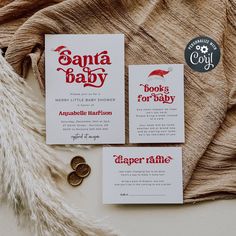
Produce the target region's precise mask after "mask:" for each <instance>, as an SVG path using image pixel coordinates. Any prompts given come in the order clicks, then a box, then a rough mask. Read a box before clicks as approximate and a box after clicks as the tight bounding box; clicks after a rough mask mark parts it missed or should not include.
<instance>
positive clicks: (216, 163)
mask: <svg viewBox="0 0 236 236" xmlns="http://www.w3.org/2000/svg"><path fill="white" fill-rule="evenodd" d="M0 7H1V8H0V48H3V49H4V50H6V53H5V57H6V59H7V61H8V62H9V63H10V64H11V65H12V66H13V68H14V69H15V71H16V72H17V73H19V74H23V76H25V75H26V73H27V70H28V68H29V66H30V65H31V64H32V67H33V71H34V74H35V77H36V78H37V79H38V81H39V85H40V87H41V89H42V91H43V90H44V34H46V33H47V34H49V33H50V34H59V33H63V34H76V33H79V34H86V33H90V34H91V33H124V34H125V38H126V40H125V43H126V51H125V53H126V54H125V58H126V59H125V60H126V61H125V63H126V66H128V65H129V64H167V63H183V64H186V63H185V60H184V49H185V47H186V45H187V43H188V42H189V41H190V40H191V39H193V38H195V37H197V36H199V35H205V36H208V37H211V38H212V39H214V40H215V41H216V42H217V43H218V44H219V45H220V48H221V55H222V56H221V61H220V63H219V64H218V66H217V67H216V68H215V69H213V70H212V71H210V72H206V73H199V72H194V71H193V70H192V69H190V68H189V67H188V66H187V65H186V66H185V125H186V142H185V144H183V145H182V146H183V168H184V170H183V175H184V201H185V202H195V201H202V200H209V199H219V198H225V199H226V198H234V197H236V0H212V1H206V0H194V1H193V0H150V1H147V0H65V1H62V0H30V1H27V0H2V1H1V2H0ZM126 72H127V68H126ZM126 80H127V73H126Z"/></svg>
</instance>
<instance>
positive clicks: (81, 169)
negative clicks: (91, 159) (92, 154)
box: [76, 163, 91, 178]
mask: <svg viewBox="0 0 236 236" xmlns="http://www.w3.org/2000/svg"><path fill="white" fill-rule="evenodd" d="M90 172H91V168H90V166H89V165H88V164H86V163H80V164H79V165H78V166H77V168H76V174H77V175H78V176H79V177H82V178H85V177H87V176H89V174H90Z"/></svg>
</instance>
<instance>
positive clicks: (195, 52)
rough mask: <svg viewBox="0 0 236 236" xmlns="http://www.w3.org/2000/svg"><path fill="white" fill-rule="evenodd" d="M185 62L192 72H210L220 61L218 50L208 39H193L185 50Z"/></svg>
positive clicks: (201, 37)
mask: <svg viewBox="0 0 236 236" xmlns="http://www.w3.org/2000/svg"><path fill="white" fill-rule="evenodd" d="M185 61H186V63H187V64H188V66H189V67H190V68H191V69H193V70H194V71H198V72H208V71H211V70H213V69H214V68H215V67H216V66H217V65H218V63H219V61H220V48H219V46H218V44H217V43H216V42H215V41H214V40H213V39H211V38H209V37H206V36H200V37H197V38H194V39H192V40H191V41H190V42H189V43H188V44H187V46H186V48H185Z"/></svg>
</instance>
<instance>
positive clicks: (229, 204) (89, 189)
mask: <svg viewBox="0 0 236 236" xmlns="http://www.w3.org/2000/svg"><path fill="white" fill-rule="evenodd" d="M29 78H30V79H29V84H30V85H31V86H33V87H34V90H35V91H37V94H38V97H39V99H40V101H41V102H43V99H42V97H40V94H39V90H38V87H37V84H36V83H35V82H34V80H32V74H30V75H29ZM75 154H81V155H83V156H84V157H85V158H86V160H87V162H88V163H89V164H90V165H91V168H92V173H91V175H90V176H89V177H88V178H87V179H85V181H84V182H83V184H82V185H81V186H80V187H78V188H73V187H70V186H69V185H67V184H65V185H64V184H63V185H62V186H61V187H62V189H63V194H64V196H65V199H66V201H67V202H68V203H69V204H71V205H72V206H73V207H75V208H78V209H81V210H83V211H85V212H87V213H88V214H89V215H91V216H95V217H97V218H104V217H107V219H106V221H107V223H109V224H110V225H112V226H113V227H114V228H115V229H118V230H119V231H120V232H122V235H126V236H143V235H147V236H156V235H163V236H173V235H180V236H190V235H191V236H199V235H201V236H211V235H214V236H222V235H227V236H235V235H236V224H235V219H236V200H227V201H225V200H221V201H214V202H205V203H200V204H199V203H198V204H195V205H192V204H191V205H176V206H168V205H128V206H125V205H121V206H118V205H116V206H112V205H103V204H102V170H101V167H102V166H101V164H102V163H101V161H102V155H101V154H102V153H101V148H93V149H91V150H79V149H78V150H76V151H75V152H73V153H70V152H64V151H59V152H58V158H59V159H60V160H61V161H63V162H64V163H66V164H67V168H68V173H69V170H70V168H69V162H70V160H71V158H72V157H73V155H75ZM16 235H17V236H32V233H30V232H29V231H28V230H27V229H21V228H19V227H18V226H17V221H16V218H15V216H14V214H13V212H12V210H11V209H9V208H8V207H7V206H6V205H4V204H3V205H2V206H1V207H0V236H16ZM53 236H54V235H53Z"/></svg>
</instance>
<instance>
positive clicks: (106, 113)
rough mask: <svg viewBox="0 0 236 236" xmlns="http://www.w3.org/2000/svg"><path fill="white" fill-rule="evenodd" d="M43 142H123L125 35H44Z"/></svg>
mask: <svg viewBox="0 0 236 236" xmlns="http://www.w3.org/2000/svg"><path fill="white" fill-rule="evenodd" d="M45 65H46V68H45V70H46V142H47V144H104V143H110V144H116V143H124V142H125V134H124V130H125V121H124V119H125V114H124V35H122V34H95V35H89V34H88V35H87V34H86V35H68V34H67V35H61V34H60V35H45Z"/></svg>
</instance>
